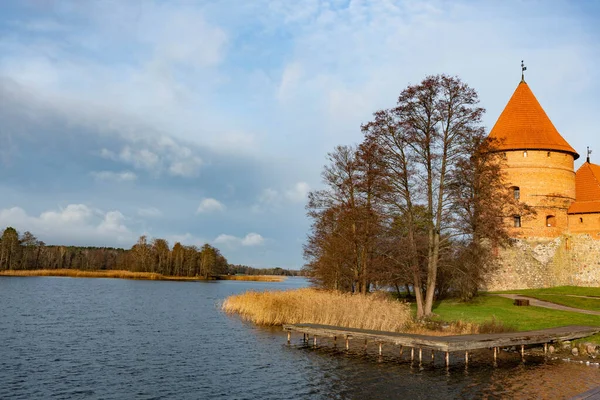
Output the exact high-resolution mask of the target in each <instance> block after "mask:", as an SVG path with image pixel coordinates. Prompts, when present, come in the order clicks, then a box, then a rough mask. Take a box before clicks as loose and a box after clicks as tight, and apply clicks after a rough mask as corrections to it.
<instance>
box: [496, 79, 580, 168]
mask: <svg viewBox="0 0 600 400" xmlns="http://www.w3.org/2000/svg"><path fill="white" fill-rule="evenodd" d="M490 138H495V139H498V145H497V148H498V150H521V149H539V150H557V151H562V152H566V153H570V154H572V155H573V156H574V157H575V159H577V158H579V154H577V152H576V151H575V150H574V149H573V148H572V147H571V146H570V145H569V143H567V141H566V140H565V139H564V138H563V137H562V136H561V135H560V133H558V131H557V130H556V128H555V127H554V125H553V124H552V121H550V118H548V115H546V112H545V111H544V109H543V108H542V106H541V105H540V103H539V102H538V101H537V99H536V98H535V95H534V94H533V92H532V91H531V89H529V86H528V85H527V83H525V82H521V83H519V86H517V89H516V90H515V92H514V93H513V95H512V97H511V98H510V100H509V101H508V104H506V107H505V108H504V111H502V114H500V117H499V118H498V121H496V125H494V127H493V128H492V131H491V132H490Z"/></svg>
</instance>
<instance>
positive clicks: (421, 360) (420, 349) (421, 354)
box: [419, 347, 423, 365]
mask: <svg viewBox="0 0 600 400" xmlns="http://www.w3.org/2000/svg"><path fill="white" fill-rule="evenodd" d="M422 362H423V349H422V348H421V347H419V365H421V363H422Z"/></svg>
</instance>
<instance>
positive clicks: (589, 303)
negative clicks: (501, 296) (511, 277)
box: [492, 286, 600, 311]
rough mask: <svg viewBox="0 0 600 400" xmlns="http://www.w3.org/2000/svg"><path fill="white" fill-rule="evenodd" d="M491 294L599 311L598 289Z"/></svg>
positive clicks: (515, 291)
mask: <svg viewBox="0 0 600 400" xmlns="http://www.w3.org/2000/svg"><path fill="white" fill-rule="evenodd" d="M492 293H511V294H520V295H522V296H527V297H532V298H534V299H539V300H544V301H549V302H550V303H556V304H561V305H563V306H568V307H575V308H582V309H584V310H593V311H599V310H600V288H596V287H577V286H561V287H555V288H544V289H521V290H508V291H504V292H492ZM580 296H586V297H580Z"/></svg>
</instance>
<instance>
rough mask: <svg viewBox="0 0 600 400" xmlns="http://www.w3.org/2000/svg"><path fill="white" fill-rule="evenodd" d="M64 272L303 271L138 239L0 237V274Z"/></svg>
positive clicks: (193, 273)
mask: <svg viewBox="0 0 600 400" xmlns="http://www.w3.org/2000/svg"><path fill="white" fill-rule="evenodd" d="M62 268H66V269H79V270H126V271H132V272H154V273H158V274H162V275H167V276H189V277H192V276H202V277H204V278H209V277H212V276H217V275H235V274H245V275H285V276H298V275H300V274H301V271H296V270H288V269H283V268H263V269H258V268H252V267H249V266H246V265H232V264H229V263H228V262H227V259H226V258H225V257H224V256H223V255H222V254H221V252H220V251H219V249H217V248H215V247H213V246H211V245H209V244H205V245H204V246H202V247H201V248H198V247H197V246H185V245H182V244H181V243H179V242H177V243H175V244H174V245H173V248H170V247H169V243H168V242H167V241H166V240H165V239H151V240H150V241H148V238H147V237H146V236H141V237H140V238H139V240H138V241H137V243H136V244H134V245H133V247H132V248H131V249H129V250H125V249H120V248H112V247H80V246H48V245H46V244H45V243H44V242H42V241H40V240H38V239H37V238H36V237H35V236H34V235H33V234H32V233H31V232H29V231H27V232H24V233H23V234H19V233H18V232H17V231H16V230H15V229H14V228H12V227H8V228H6V229H4V232H3V234H2V237H1V238H0V271H1V270H7V269H11V270H34V269H62Z"/></svg>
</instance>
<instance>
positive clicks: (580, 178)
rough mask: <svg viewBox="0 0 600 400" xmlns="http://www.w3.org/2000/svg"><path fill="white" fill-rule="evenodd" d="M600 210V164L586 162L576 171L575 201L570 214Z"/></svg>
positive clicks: (570, 208)
mask: <svg viewBox="0 0 600 400" xmlns="http://www.w3.org/2000/svg"><path fill="white" fill-rule="evenodd" d="M598 212H600V165H596V164H592V163H590V162H586V163H584V164H583V165H582V166H581V167H579V169H578V170H577V172H576V173H575V203H573V204H571V206H570V207H569V214H581V213H598Z"/></svg>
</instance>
